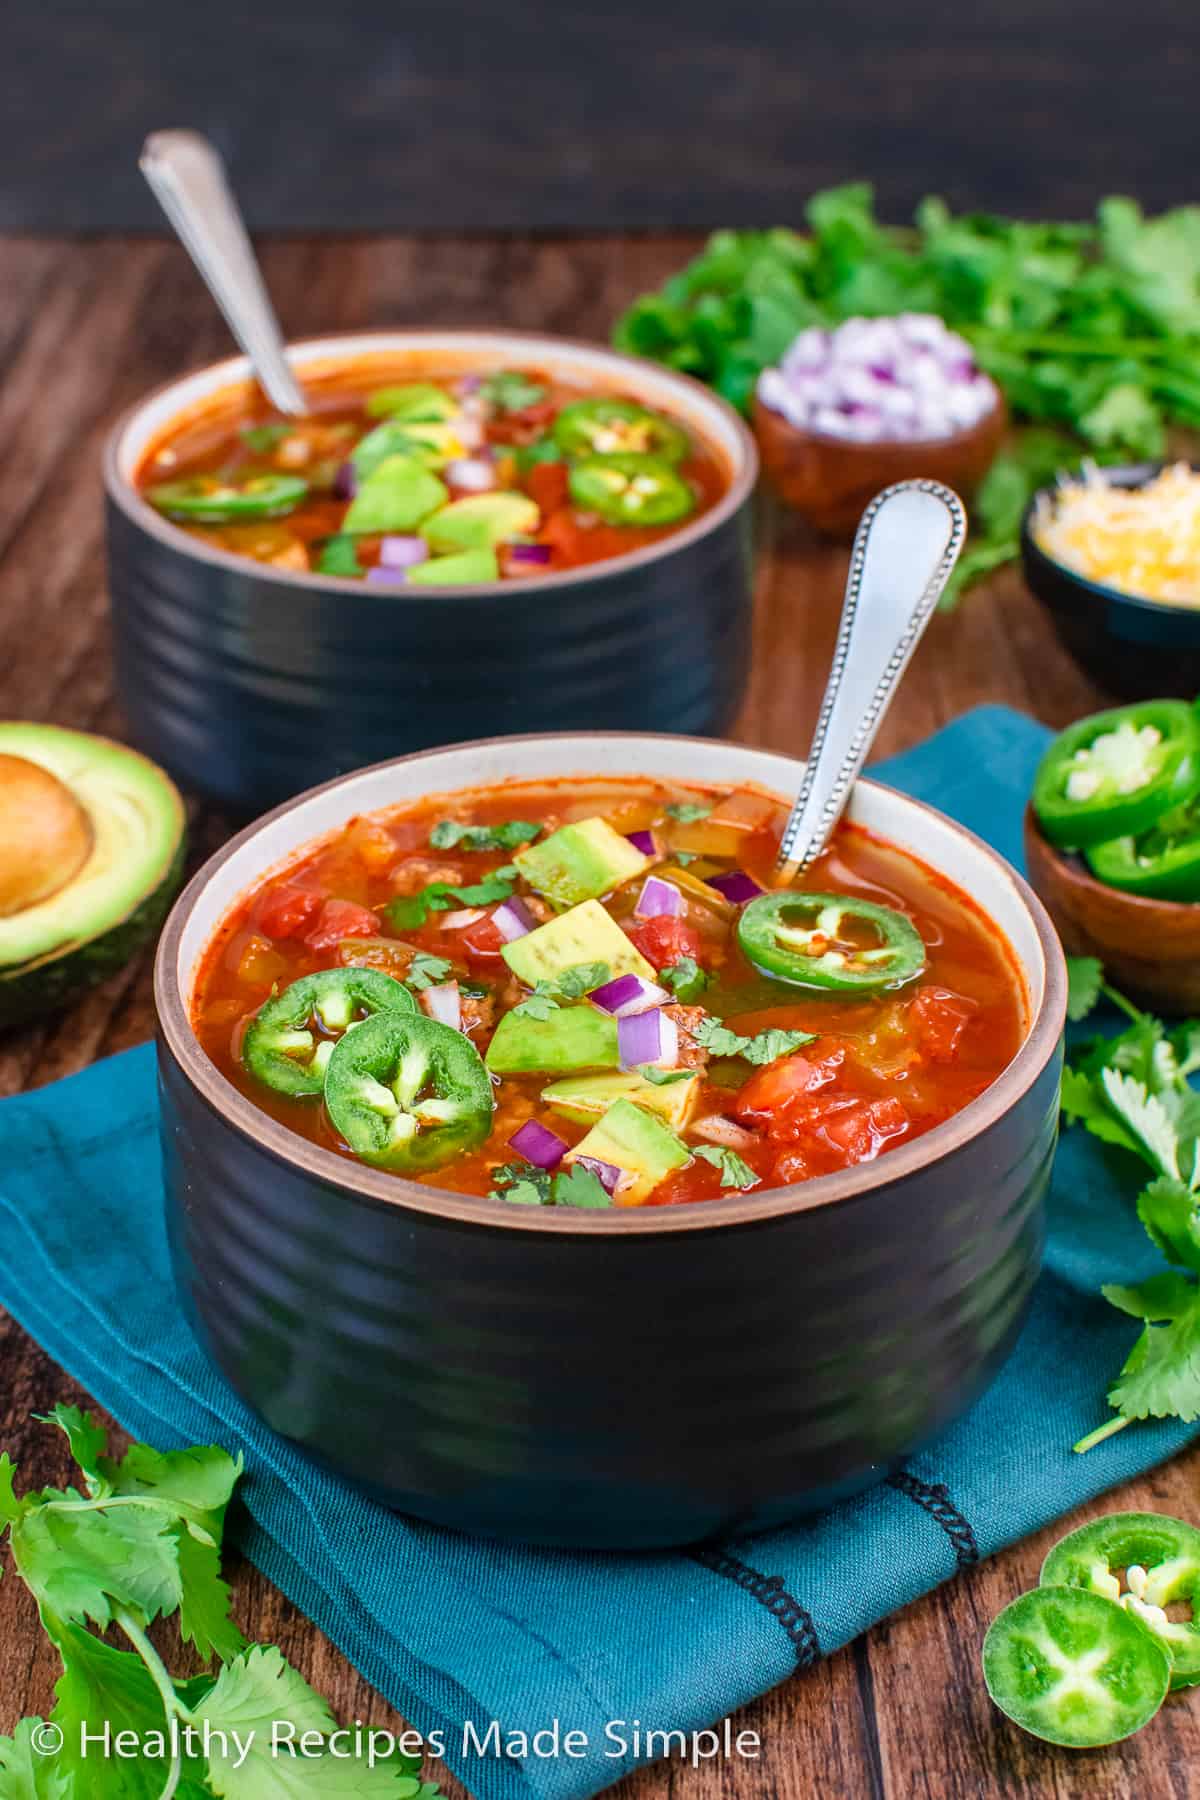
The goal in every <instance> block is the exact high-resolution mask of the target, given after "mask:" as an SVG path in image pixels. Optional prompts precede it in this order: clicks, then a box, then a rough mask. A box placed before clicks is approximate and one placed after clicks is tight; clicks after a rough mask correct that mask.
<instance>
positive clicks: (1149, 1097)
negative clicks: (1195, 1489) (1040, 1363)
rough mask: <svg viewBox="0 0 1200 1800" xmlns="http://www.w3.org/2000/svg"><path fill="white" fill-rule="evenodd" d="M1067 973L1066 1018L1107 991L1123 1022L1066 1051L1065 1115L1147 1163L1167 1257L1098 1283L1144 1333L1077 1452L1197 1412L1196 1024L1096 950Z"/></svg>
mask: <svg viewBox="0 0 1200 1800" xmlns="http://www.w3.org/2000/svg"><path fill="white" fill-rule="evenodd" d="M1068 973H1069V976H1070V981H1069V987H1068V1011H1069V1013H1070V1016H1071V1017H1072V1019H1074V1020H1076V1021H1078V1020H1080V1019H1083V1018H1085V1017H1086V1016H1087V1015H1088V1014H1089V1013H1090V1012H1091V1010H1092V1009H1093V1007H1095V1006H1096V1005H1097V1003H1098V1002H1099V1001H1100V1000H1101V999H1105V1000H1108V1001H1109V1002H1110V1003H1111V1004H1112V1005H1114V1006H1115V1007H1117V1008H1118V1010H1119V1011H1120V1012H1121V1013H1123V1015H1124V1018H1125V1023H1124V1024H1123V1026H1122V1028H1121V1029H1120V1030H1119V1031H1118V1032H1116V1033H1115V1034H1113V1035H1111V1036H1107V1037H1099V1036H1098V1037H1095V1038H1093V1039H1092V1040H1091V1041H1090V1042H1088V1043H1086V1044H1085V1045H1083V1047H1082V1048H1081V1049H1080V1050H1079V1051H1077V1052H1076V1053H1075V1054H1074V1055H1073V1056H1072V1058H1071V1060H1070V1063H1069V1065H1068V1067H1067V1069H1066V1070H1065V1072H1064V1075H1063V1089H1062V1109H1063V1116H1064V1118H1065V1120H1066V1121H1067V1123H1068V1124H1078V1125H1082V1126H1083V1127H1084V1128H1085V1130H1087V1131H1090V1132H1091V1133H1092V1134H1093V1136H1095V1137H1097V1138H1099V1139H1100V1140H1101V1142H1102V1143H1105V1144H1113V1145H1116V1146H1117V1147H1118V1148H1120V1149H1122V1150H1126V1151H1128V1152H1129V1153H1130V1154H1131V1155H1133V1156H1136V1157H1137V1158H1138V1159H1139V1160H1140V1161H1141V1162H1143V1163H1144V1164H1145V1165H1146V1166H1147V1167H1148V1168H1149V1170H1150V1173H1151V1179H1150V1180H1149V1181H1148V1182H1147V1183H1146V1184H1145V1186H1143V1188H1142V1190H1141V1192H1140V1193H1139V1195H1138V1199H1137V1214H1138V1218H1139V1219H1140V1220H1141V1223H1142V1226H1143V1228H1144V1230H1145V1232H1146V1235H1147V1236H1148V1237H1149V1239H1150V1241H1151V1243H1152V1244H1153V1245H1154V1246H1155V1248H1156V1249H1157V1250H1158V1251H1159V1252H1160V1253H1161V1255H1162V1256H1163V1258H1164V1259H1165V1261H1166V1262H1167V1263H1168V1264H1170V1265H1171V1266H1170V1268H1169V1269H1165V1270H1163V1271H1162V1272H1161V1273H1159V1274H1156V1275H1152V1276H1151V1277H1150V1278H1149V1279H1148V1280H1146V1281H1143V1282H1140V1283H1138V1284H1136V1285H1134V1286H1125V1285H1123V1284H1120V1283H1109V1284H1107V1285H1105V1286H1104V1287H1103V1288H1102V1289H1101V1292H1102V1293H1103V1294H1104V1296H1105V1298H1106V1299H1107V1300H1108V1301H1110V1302H1111V1304H1112V1305H1113V1306H1115V1307H1117V1308H1118V1309H1119V1310H1120V1311H1121V1312H1124V1313H1128V1314H1129V1315H1130V1316H1131V1317H1132V1318H1135V1319H1140V1320H1141V1322H1142V1330H1141V1334H1140V1335H1139V1337H1138V1338H1137V1341H1136V1342H1135V1344H1134V1346H1133V1349H1132V1350H1131V1351H1130V1353H1129V1356H1128V1357H1127V1358H1126V1361H1125V1364H1124V1367H1123V1368H1122V1369H1121V1371H1120V1373H1119V1375H1118V1376H1117V1378H1116V1381H1115V1382H1114V1384H1113V1386H1112V1387H1111V1388H1110V1389H1109V1394H1108V1400H1109V1404H1110V1406H1112V1408H1113V1417H1112V1418H1110V1419H1108V1420H1107V1421H1106V1422H1105V1423H1104V1424H1103V1425H1101V1426H1099V1427H1098V1429H1097V1430H1095V1431H1093V1432H1089V1433H1088V1435H1087V1436H1086V1437H1083V1438H1081V1439H1080V1441H1079V1442H1078V1443H1077V1444H1076V1446H1075V1448H1076V1450H1079V1451H1084V1450H1090V1449H1091V1448H1092V1447H1093V1446H1094V1445H1095V1444H1098V1443H1100V1442H1102V1440H1103V1439H1104V1438H1107V1437H1111V1436H1112V1435H1113V1434H1114V1433H1115V1432H1118V1431H1122V1430H1124V1428H1125V1426H1126V1425H1128V1424H1130V1423H1131V1421H1133V1420H1134V1419H1148V1418H1154V1419H1166V1418H1177V1419H1183V1420H1185V1421H1188V1422H1190V1421H1193V1420H1195V1419H1198V1418H1200V1281H1198V1279H1197V1278H1198V1277H1200V1094H1198V1093H1197V1092H1196V1091H1195V1090H1194V1089H1193V1088H1192V1087H1191V1086H1190V1085H1189V1082H1188V1076H1189V1075H1191V1074H1193V1073H1195V1071H1196V1070H1197V1069H1200V1022H1198V1021H1196V1020H1189V1021H1188V1022H1187V1023H1185V1024H1183V1025H1181V1026H1179V1027H1177V1028H1176V1029H1175V1030H1174V1031H1168V1030H1167V1027H1166V1026H1165V1025H1164V1024H1163V1023H1162V1021H1161V1019H1156V1018H1155V1017H1154V1016H1153V1014H1151V1013H1144V1012H1142V1011H1141V1010H1140V1009H1139V1008H1138V1007H1136V1006H1134V1005H1132V1004H1131V1003H1130V1001H1128V1000H1127V999H1125V997H1124V996H1123V995H1121V994H1119V993H1117V992H1116V990H1115V989H1113V988H1111V987H1110V986H1109V985H1108V984H1107V983H1106V982H1105V981H1104V979H1103V975H1102V971H1101V969H1100V966H1099V964H1098V963H1097V962H1096V961H1095V959H1094V958H1074V957H1071V958H1068Z"/></svg>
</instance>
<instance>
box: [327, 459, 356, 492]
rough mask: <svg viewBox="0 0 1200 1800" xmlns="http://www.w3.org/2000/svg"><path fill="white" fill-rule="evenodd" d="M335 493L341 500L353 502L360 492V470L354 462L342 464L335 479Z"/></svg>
mask: <svg viewBox="0 0 1200 1800" xmlns="http://www.w3.org/2000/svg"><path fill="white" fill-rule="evenodd" d="M333 491H334V494H335V495H336V497H337V498H338V499H339V500H353V498H354V496H355V494H357V492H358V470H357V469H356V468H355V466H354V464H353V463H352V462H344V463H341V464H340V465H339V467H338V472H337V474H336V475H335V476H334V478H333Z"/></svg>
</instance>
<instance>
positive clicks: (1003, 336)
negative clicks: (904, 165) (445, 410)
mask: <svg viewBox="0 0 1200 1800" xmlns="http://www.w3.org/2000/svg"><path fill="white" fill-rule="evenodd" d="M806 218H807V222H808V226H809V231H808V234H807V235H803V236H802V235H800V234H799V233H797V232H795V231H790V230H785V229H777V230H774V231H718V232H716V233H715V234H714V235H713V236H712V237H711V238H710V239H709V241H708V244H707V245H706V247H705V248H704V250H703V251H702V252H701V253H700V255H699V256H698V257H696V258H695V259H694V261H692V262H691V263H689V264H688V265H687V267H686V268H684V269H682V270H680V272H679V273H678V274H676V275H673V276H672V277H671V278H670V280H669V281H667V282H666V283H665V284H664V286H663V287H662V289H661V290H660V291H659V292H658V293H655V294H646V295H643V296H642V297H641V298H640V299H639V300H636V301H635V302H634V304H633V305H632V306H631V307H630V308H629V310H628V311H627V312H626V313H625V314H624V316H623V317H622V318H621V319H619V320H618V322H617V325H616V327H615V330H614V333H613V336H614V341H615V342H616V344H617V345H618V347H619V348H621V349H623V350H627V351H631V352H633V353H634V354H636V355H639V356H648V357H651V358H653V359H654V360H656V361H658V362H663V363H666V364H668V365H669V366H670V367H671V368H675V369H682V370H684V371H685V372H686V373H688V374H690V375H695V376H698V377H699V378H700V380H702V381H707V382H709V383H710V384H711V385H712V386H713V387H715V388H716V389H717V391H718V392H719V393H721V394H723V395H724V396H725V398H726V399H727V400H729V401H731V402H732V404H733V405H734V406H737V407H739V408H741V409H742V410H743V411H748V410H749V406H750V402H751V399H752V396H753V393H754V386H755V383H756V381H757V379H758V376H759V374H760V373H761V371H762V370H763V369H764V368H767V367H768V366H769V365H771V364H773V363H776V362H778V361H779V359H780V357H781V356H782V355H783V353H784V351H785V350H786V349H787V347H788V345H789V344H790V343H791V341H792V339H793V338H794V337H795V336H796V334H797V333H798V332H800V331H803V330H804V329H805V327H807V326H810V325H822V326H831V325H836V324H838V323H840V322H841V321H842V320H843V319H847V318H851V317H854V316H858V315H866V316H883V315H890V314H894V313H900V312H932V313H937V314H939V315H940V316H941V317H942V318H943V319H945V321H946V322H947V324H948V325H950V326H952V327H953V329H954V330H956V331H958V332H960V333H961V334H962V335H963V336H964V337H965V338H967V339H969V341H970V343H971V345H972V346H973V349H974V352H975V357H976V360H977V361H978V363H979V364H980V366H981V367H982V368H983V369H985V370H986V371H987V373H988V374H989V375H991V376H992V378H993V379H994V380H995V381H996V382H997V383H998V384H999V386H1000V387H1001V388H1002V389H1003V391H1004V393H1005V396H1006V398H1007V400H1008V403H1009V407H1010V409H1011V411H1012V414H1013V417H1014V419H1016V420H1018V421H1021V422H1022V423H1024V424H1030V425H1032V426H1033V427H1034V428H1035V429H1034V430H1032V431H1030V432H1028V433H1026V434H1024V435H1022V436H1020V437H1018V438H1017V440H1016V443H1015V445H1014V448H1013V449H1012V450H1011V451H1010V452H1009V453H1008V454H1006V455H1004V456H1002V457H1001V458H1000V459H999V460H998V461H997V462H996V464H995V465H994V466H993V469H992V472H991V475H990V476H989V478H988V480H987V481H986V482H985V483H984V485H983V487H982V489H981V490H980V493H979V495H978V498H977V501H976V505H975V509H974V517H973V521H972V540H971V542H970V543H969V544H968V546H967V549H966V552H965V553H964V555H963V557H962V558H961V559H960V562H959V566H958V569H957V570H956V572H955V578H954V582H953V584H952V586H951V588H950V589H949V590H948V599H949V600H950V601H951V603H952V601H953V597H954V596H955V595H956V594H957V593H958V592H961V590H962V588H963V586H965V585H966V584H967V583H969V582H970V581H972V580H974V579H976V578H977V577H979V576H981V575H983V574H985V573H987V572H988V571H989V570H990V569H993V568H996V567H998V566H999V565H1000V564H1002V563H1004V562H1006V561H1008V560H1009V558H1010V557H1012V556H1015V555H1016V553H1017V549H1018V541H1017V527H1018V525H1019V522H1020V518H1021V515H1022V513H1023V511H1024V508H1025V504H1026V502H1027V500H1028V498H1029V496H1030V495H1031V493H1032V492H1033V491H1034V489H1035V488H1037V487H1039V486H1041V485H1042V484H1043V483H1044V482H1045V481H1047V480H1048V479H1049V478H1050V477H1051V476H1052V475H1053V474H1055V473H1056V472H1057V471H1059V470H1061V469H1064V468H1072V467H1075V466H1077V465H1078V464H1079V462H1080V460H1081V459H1082V457H1084V456H1085V455H1087V456H1091V457H1093V458H1095V459H1098V460H1101V461H1111V460H1119V459H1121V458H1128V457H1158V456H1161V455H1163V454H1164V452H1165V450H1166V447H1167V437H1166V433H1167V427H1168V425H1172V424H1174V425H1179V426H1183V427H1188V428H1192V429H1196V428H1200V207H1179V208H1177V209H1176V210H1174V211H1173V212H1168V213H1164V214H1162V215H1161V216H1160V217H1158V218H1152V219H1147V218H1144V217H1143V215H1142V213H1141V210H1140V209H1139V207H1138V206H1137V205H1136V203H1135V202H1134V201H1132V200H1127V199H1122V198H1119V197H1111V198H1109V199H1107V200H1103V201H1101V203H1100V205H1099V207H1098V208H1097V213H1096V219H1095V222H1094V223H1089V224H1050V223H1039V222H1030V221H1024V220H1017V219H1003V218H998V217H996V216H994V215H991V214H987V213H968V214H964V215H962V216H960V217H957V218H956V217H955V216H954V215H953V214H951V213H950V212H949V210H948V209H947V207H946V206H945V204H944V203H943V202H942V201H941V200H939V199H936V198H932V197H931V198H928V199H926V200H923V201H922V202H921V204H920V206H919V207H918V208H917V212H916V217H915V224H914V227H913V228H911V229H903V230H896V229H892V228H890V227H888V226H884V225H881V224H880V223H879V221H878V220H877V219H876V217H875V213H874V204H873V195H872V190H871V188H870V186H869V185H868V184H866V183H863V182H856V183H852V184H849V185H847V186H845V187H838V188H831V189H828V190H827V191H826V192H824V193H819V194H816V195H814V196H813V198H812V199H811V200H810V201H809V204H808V206H807V208H806Z"/></svg>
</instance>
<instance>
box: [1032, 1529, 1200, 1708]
mask: <svg viewBox="0 0 1200 1800" xmlns="http://www.w3.org/2000/svg"><path fill="white" fill-rule="evenodd" d="M1117 1570H1124V1572H1125V1591H1124V1592H1122V1588H1121V1582H1120V1579H1119V1577H1118V1575H1117V1573H1116V1571H1117ZM1041 1585H1042V1586H1043V1587H1067V1588H1084V1589H1086V1590H1087V1592H1088V1593H1092V1594H1101V1595H1103V1596H1104V1597H1105V1598H1106V1599H1108V1600H1114V1601H1116V1602H1117V1604H1118V1605H1119V1606H1123V1607H1125V1609H1126V1610H1127V1611H1128V1612H1131V1613H1132V1614H1133V1615H1134V1617H1135V1618H1137V1619H1140V1620H1141V1622H1142V1624H1143V1625H1145V1626H1146V1627H1147V1629H1148V1630H1150V1631H1152V1632H1153V1633H1154V1636H1155V1637H1156V1638H1158V1639H1159V1640H1160V1641H1161V1643H1162V1645H1163V1647H1164V1648H1165V1650H1166V1651H1167V1654H1168V1655H1169V1657H1170V1659H1171V1686H1172V1687H1173V1688H1184V1687H1195V1686H1196V1685H1197V1683H1200V1531H1197V1529H1196V1527H1195V1526H1194V1525H1185V1524H1184V1523H1183V1521H1182V1520H1181V1519H1171V1518H1167V1517H1165V1516H1164V1515H1163V1514H1161V1513H1135V1512H1129V1513H1110V1514H1109V1516H1108V1517H1107V1518H1105V1519H1094V1520H1093V1521H1092V1523H1091V1524H1090V1525H1081V1526H1080V1527H1079V1529H1078V1531H1072V1532H1071V1533H1070V1534H1069V1536H1067V1537H1065V1538H1063V1540H1062V1542H1061V1543H1058V1544H1055V1546H1054V1548H1053V1550H1051V1552H1050V1554H1049V1556H1048V1557H1047V1558H1046V1560H1045V1562H1044V1563H1043V1564H1042V1574H1041ZM1181 1601H1183V1602H1187V1603H1188V1605H1190V1607H1191V1611H1192V1616H1191V1618H1190V1619H1172V1618H1170V1617H1169V1616H1168V1614H1167V1611H1166V1609H1167V1607H1168V1606H1172V1605H1175V1604H1177V1603H1178V1602H1181Z"/></svg>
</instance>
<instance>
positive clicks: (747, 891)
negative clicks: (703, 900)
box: [707, 869, 764, 906]
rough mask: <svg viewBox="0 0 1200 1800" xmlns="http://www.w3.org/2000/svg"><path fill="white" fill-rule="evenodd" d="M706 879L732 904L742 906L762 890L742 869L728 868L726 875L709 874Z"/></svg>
mask: <svg viewBox="0 0 1200 1800" xmlns="http://www.w3.org/2000/svg"><path fill="white" fill-rule="evenodd" d="M707 880H708V886H709V887H710V888H716V890H717V892H718V894H723V895H724V896H725V898H726V900H728V901H729V902H730V904H731V905H732V906H744V905H745V904H746V902H747V900H754V899H756V898H757V897H758V895H759V894H761V893H762V892H763V891H764V890H763V889H762V888H760V887H759V885H758V883H757V881H755V879H754V877H753V876H752V875H747V874H746V872H745V870H744V869H730V871H729V873H728V874H727V875H710V876H708V878H707Z"/></svg>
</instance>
